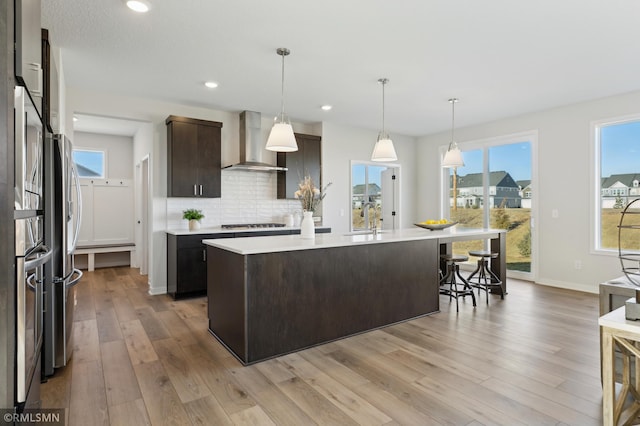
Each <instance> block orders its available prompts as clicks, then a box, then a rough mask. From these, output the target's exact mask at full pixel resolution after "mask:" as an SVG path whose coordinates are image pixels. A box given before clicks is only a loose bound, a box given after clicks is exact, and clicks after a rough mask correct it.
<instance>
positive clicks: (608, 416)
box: [598, 307, 640, 426]
mask: <svg viewBox="0 0 640 426" xmlns="http://www.w3.org/2000/svg"><path fill="white" fill-rule="evenodd" d="M624 309H625V308H624V307H620V308H618V309H616V310H614V311H611V312H609V313H608V314H605V315H603V316H601V317H600V319H599V320H598V324H599V325H600V331H601V333H602V418H603V424H604V425H605V426H613V425H618V424H624V425H627V424H637V423H634V421H635V420H637V417H638V415H640V393H639V392H638V389H640V378H639V377H638V376H640V375H636V377H635V378H634V379H633V380H632V379H631V368H630V364H631V362H632V358H633V362H635V367H636V371H640V370H639V368H640V348H639V347H638V344H639V342H640V322H638V321H628V320H626V319H625V313H624ZM616 347H617V348H618V349H619V350H620V352H621V354H622V387H621V389H620V392H619V394H618V397H617V398H616V390H615V389H616V383H615V377H616V365H615V357H614V352H615V349H616ZM629 397H631V398H632V400H633V401H632V402H631V403H630V404H626V406H625V402H626V401H627V399H628V398H629Z"/></svg>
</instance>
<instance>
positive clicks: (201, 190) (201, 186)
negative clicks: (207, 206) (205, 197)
mask: <svg viewBox="0 0 640 426" xmlns="http://www.w3.org/2000/svg"><path fill="white" fill-rule="evenodd" d="M200 196H202V185H200Z"/></svg>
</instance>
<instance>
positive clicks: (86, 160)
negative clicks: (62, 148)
mask: <svg viewBox="0 0 640 426" xmlns="http://www.w3.org/2000/svg"><path fill="white" fill-rule="evenodd" d="M103 158H104V153H103V152H101V151H82V150H77V151H76V150H74V151H73V161H74V162H75V163H76V164H81V165H83V166H84V167H86V168H88V169H91V170H94V171H95V172H97V173H98V174H99V175H102V167H103Z"/></svg>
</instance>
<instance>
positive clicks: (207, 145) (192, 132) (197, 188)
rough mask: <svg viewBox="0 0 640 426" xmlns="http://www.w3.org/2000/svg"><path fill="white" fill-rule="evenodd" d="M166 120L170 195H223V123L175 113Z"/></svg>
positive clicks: (208, 196)
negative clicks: (221, 148)
mask: <svg viewBox="0 0 640 426" xmlns="http://www.w3.org/2000/svg"><path fill="white" fill-rule="evenodd" d="M165 123H166V124H167V148H168V153H167V179H168V181H167V197H203V198H218V197H220V189H221V173H220V170H221V168H220V161H221V150H220V140H221V128H222V123H219V122H217V121H206V120H198V119H195V118H186V117H177V116H175V115H170V116H169V117H167V119H166V121H165Z"/></svg>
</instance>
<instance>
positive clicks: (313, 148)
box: [277, 133, 322, 199]
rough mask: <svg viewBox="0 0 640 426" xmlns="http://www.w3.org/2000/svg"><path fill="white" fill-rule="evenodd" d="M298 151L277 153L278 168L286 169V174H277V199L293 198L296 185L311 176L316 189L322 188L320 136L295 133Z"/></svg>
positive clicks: (296, 188)
mask: <svg viewBox="0 0 640 426" xmlns="http://www.w3.org/2000/svg"><path fill="white" fill-rule="evenodd" d="M295 136H296V142H297V143H298V150H297V151H295V152H278V155H277V161H278V167H286V168H287V169H288V170H287V171H286V172H278V198H280V199H283V198H295V197H294V195H293V194H294V193H295V192H296V191H297V190H298V184H299V183H300V181H301V180H302V179H303V178H304V177H305V176H311V179H312V180H313V183H314V184H315V185H316V187H317V188H321V187H322V163H321V149H322V138H321V137H320V136H313V135H303V134H300V133H296V134H295Z"/></svg>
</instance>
